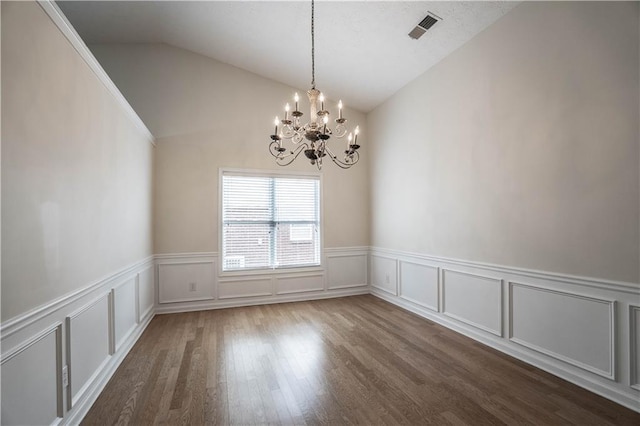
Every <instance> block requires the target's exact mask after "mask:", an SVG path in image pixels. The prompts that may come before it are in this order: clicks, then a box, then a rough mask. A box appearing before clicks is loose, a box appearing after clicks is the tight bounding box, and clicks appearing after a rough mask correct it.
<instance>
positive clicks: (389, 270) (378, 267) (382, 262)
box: [371, 255, 398, 296]
mask: <svg viewBox="0 0 640 426" xmlns="http://www.w3.org/2000/svg"><path fill="white" fill-rule="evenodd" d="M371 285H372V286H373V287H375V288H377V289H380V290H382V291H386V292H387V293H390V294H393V295H394V296H397V295H398V262H397V261H396V260H395V259H392V258H390V257H384V256H376V255H373V256H371Z"/></svg>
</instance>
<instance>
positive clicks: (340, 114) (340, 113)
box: [338, 99, 342, 118]
mask: <svg viewBox="0 0 640 426" xmlns="http://www.w3.org/2000/svg"><path fill="white" fill-rule="evenodd" d="M338 118H342V99H341V100H339V101H338Z"/></svg>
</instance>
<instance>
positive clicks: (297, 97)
mask: <svg viewBox="0 0 640 426" xmlns="http://www.w3.org/2000/svg"><path fill="white" fill-rule="evenodd" d="M293 100H294V101H295V102H296V111H297V110H298V101H299V100H300V97H299V96H298V93H297V92H296V94H295V95H293Z"/></svg>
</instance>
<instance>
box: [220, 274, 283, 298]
mask: <svg viewBox="0 0 640 426" xmlns="http://www.w3.org/2000/svg"><path fill="white" fill-rule="evenodd" d="M271 295H273V282H272V280H271V278H264V277H260V278H248V277H244V278H236V279H225V280H224V281H223V280H220V281H219V282H218V299H221V300H223V299H233V298H244V297H259V296H271Z"/></svg>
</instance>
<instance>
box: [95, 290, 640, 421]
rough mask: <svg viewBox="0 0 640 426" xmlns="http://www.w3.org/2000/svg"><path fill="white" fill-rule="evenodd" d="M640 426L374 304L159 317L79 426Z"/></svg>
mask: <svg viewBox="0 0 640 426" xmlns="http://www.w3.org/2000/svg"><path fill="white" fill-rule="evenodd" d="M155 423H163V424H171V425H173V424H193V425H200V424H219V425H227V424H234V425H249V424H296V425H303V424H331V425H340V424H437V425H449V424H450V425H489V424H490V425H496V424H507V425H516V424H518V425H520V424H533V425H558V424H577V425H612V424H617V425H623V424H629V425H639V424H640V414H638V413H635V412H633V411H631V410H629V409H627V408H624V407H622V406H620V405H617V404H615V403H613V402H611V401H608V400H606V399H604V398H602V397H599V396H597V395H595V394H593V393H591V392H588V391H586V390H584V389H582V388H579V387H577V386H575V385H572V384H570V383H568V382H565V381H563V380H561V379H558V378H556V377H554V376H552V375H550V374H548V373H545V372H544V371H541V370H539V369H536V368H534V367H531V366H529V365H527V364H525V363H522V362H520V361H518V360H515V359H514V358H511V357H509V356H507V355H504V354H502V353H500V352H498V351H495V350H493V349H491V348H488V347H486V346H484V345H482V344H479V343H477V342H475V341H473V340H471V339H468V338H466V337H464V336H462V335H460V334H457V333H455V332H453V331H451V330H448V329H446V328H444V327H442V326H439V325H437V324H434V323H432V322H430V321H428V320H425V319H423V318H420V317H418V316H416V315H414V314H411V313H409V312H407V311H404V310H402V309H400V308H398V307H395V306H393V305H391V304H389V303H387V302H384V301H382V300H380V299H378V298H375V297H373V296H354V297H347V298H340V299H330V300H321V301H311V302H300V303H286V304H278V305H264V306H254V307H246V308H234V309H223V310H212V311H203V312H193V313H184V314H171V315H158V316H156V317H155V318H154V319H153V320H152V321H151V323H150V324H149V326H148V328H147V330H145V332H144V333H143V335H142V336H141V338H140V340H139V341H138V342H137V343H136V345H135V346H134V348H133V349H132V350H131V352H130V353H129V354H128V355H127V357H126V358H125V360H124V361H123V363H122V365H121V366H120V368H119V369H118V371H117V372H116V374H115V375H114V377H113V378H112V379H111V381H110V382H109V383H108V384H107V386H106V388H105V389H104V391H103V392H102V394H101V395H100V396H99V398H98V400H97V401H96V402H95V404H94V405H93V407H92V408H91V410H90V411H89V413H88V414H87V416H86V417H85V419H84V420H83V424H86V425H108V424H118V425H126V424H131V425H146V424H155Z"/></svg>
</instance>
